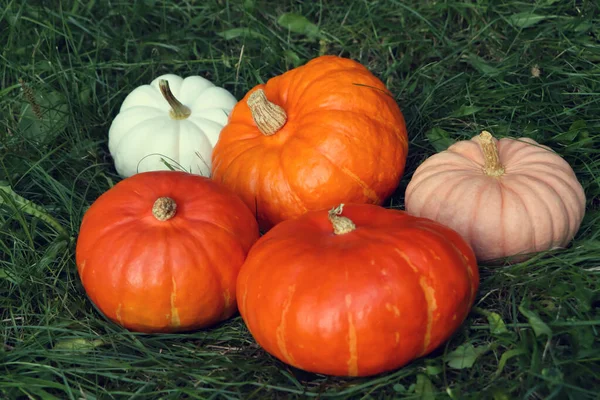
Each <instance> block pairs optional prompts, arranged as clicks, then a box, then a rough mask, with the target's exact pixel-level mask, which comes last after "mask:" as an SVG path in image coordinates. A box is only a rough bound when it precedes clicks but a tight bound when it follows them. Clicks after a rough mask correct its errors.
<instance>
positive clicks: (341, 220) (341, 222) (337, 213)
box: [329, 203, 356, 235]
mask: <svg viewBox="0 0 600 400" xmlns="http://www.w3.org/2000/svg"><path fill="white" fill-rule="evenodd" d="M343 209H344V204H343V203H342V204H340V205H339V206H337V207H335V208H332V209H331V210H329V221H330V222H331V225H333V233H334V234H336V235H343V234H345V233H349V232H352V231H353V230H355V229H356V225H354V222H352V220H351V219H350V218H346V217H342V216H341V215H342V210H343Z"/></svg>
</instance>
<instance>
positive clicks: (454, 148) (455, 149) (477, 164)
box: [428, 140, 485, 171]
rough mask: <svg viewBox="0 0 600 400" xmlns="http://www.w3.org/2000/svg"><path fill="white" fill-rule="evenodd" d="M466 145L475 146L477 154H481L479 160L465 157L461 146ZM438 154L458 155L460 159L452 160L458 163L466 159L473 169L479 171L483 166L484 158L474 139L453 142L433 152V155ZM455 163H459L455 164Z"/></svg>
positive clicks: (463, 166)
mask: <svg viewBox="0 0 600 400" xmlns="http://www.w3.org/2000/svg"><path fill="white" fill-rule="evenodd" d="M466 146H468V147H476V148H477V155H478V156H481V160H474V159H472V158H470V157H467V155H466V154H465V153H466V151H465V150H464V149H463V148H462V147H466ZM438 154H444V155H446V154H454V155H456V156H458V157H460V160H456V161H454V162H456V163H460V162H464V161H463V160H465V161H468V162H469V164H471V165H472V166H473V169H476V170H477V171H481V170H482V168H483V165H484V164H485V159H484V157H483V152H482V151H481V146H480V145H479V142H475V141H466V140H465V141H461V142H457V143H454V144H452V145H451V146H450V147H448V148H447V149H446V150H444V151H441V152H439V153H437V154H434V155H433V157H435V156H436V155H438ZM430 158H431V157H430ZM428 160H429V159H428ZM457 165H460V164H457ZM462 168H464V169H466V166H465V165H462Z"/></svg>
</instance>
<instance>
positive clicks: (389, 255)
mask: <svg viewBox="0 0 600 400" xmlns="http://www.w3.org/2000/svg"><path fill="white" fill-rule="evenodd" d="M327 214H328V213H327V211H313V212H308V213H306V214H304V215H303V216H301V217H299V218H297V219H292V220H288V221H284V222H282V223H280V224H278V225H277V226H275V227H274V228H273V229H271V230H270V231H269V232H268V233H267V234H265V235H264V236H263V237H261V238H260V239H259V241H258V242H257V243H256V244H255V246H254V247H253V248H252V249H251V250H250V253H249V254H248V257H247V259H246V262H245V263H244V265H243V266H242V269H241V271H240V274H239V277H238V287H237V298H238V306H239V310H240V313H241V315H242V318H243V319H244V321H245V323H246V325H247V326H248V328H249V330H250V332H251V333H252V335H253V337H254V338H255V340H256V341H257V342H258V344H259V345H260V346H262V347H263V348H264V349H265V350H266V351H267V352H269V353H270V354H272V355H273V356H275V357H277V358H278V359H280V360H282V361H283V362H286V363H288V364H290V365H293V366H295V367H297V368H300V369H303V370H306V371H310V372H315V373H323V374H329V375H338V376H368V375H374V374H378V373H381V372H385V371H389V370H393V369H396V368H399V367H401V366H403V365H405V364H407V363H408V362H410V361H411V360H413V359H415V358H417V357H420V356H423V355H425V354H428V353H429V352H431V351H432V350H434V349H435V348H436V347H438V346H439V345H440V344H441V343H443V342H444V341H446V340H447V339H448V338H449V336H450V335H451V334H452V333H453V332H454V331H455V330H456V329H457V328H458V327H459V325H460V324H461V323H462V322H463V320H464V319H465V317H466V316H467V314H468V312H469V310H470V307H471V306H472V304H473V301H474V299H475V294H476V292H477V289H478V286H479V272H478V269H477V264H476V262H475V255H474V254H473V251H472V250H471V249H470V247H469V246H468V245H467V244H466V243H465V241H464V240H463V239H462V238H461V237H460V235H458V234H457V233H456V232H454V231H452V230H450V229H449V228H447V227H444V226H442V225H440V224H438V223H436V222H434V221H431V220H427V219H424V218H416V217H413V216H410V215H409V214H407V213H405V212H403V211H397V210H390V209H385V208H383V207H379V206H375V205H367V204H348V205H346V206H345V207H344V209H343V214H342V215H343V216H345V217H348V218H350V219H351V220H352V221H353V222H354V223H355V224H356V227H357V228H356V229H355V230H354V231H352V232H349V233H346V234H343V235H335V234H334V233H333V230H332V225H331V223H330V222H329V220H328V215H327Z"/></svg>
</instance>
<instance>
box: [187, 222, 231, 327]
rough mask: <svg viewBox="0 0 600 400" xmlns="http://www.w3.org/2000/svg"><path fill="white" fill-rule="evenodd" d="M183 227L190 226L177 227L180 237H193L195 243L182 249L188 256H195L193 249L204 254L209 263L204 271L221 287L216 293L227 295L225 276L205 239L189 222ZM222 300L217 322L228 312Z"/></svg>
mask: <svg viewBox="0 0 600 400" xmlns="http://www.w3.org/2000/svg"><path fill="white" fill-rule="evenodd" d="M188 221H189V220H188ZM182 225H188V226H177V227H176V229H177V230H179V231H181V232H182V235H180V237H185V236H186V235H188V236H191V237H193V241H192V240H189V245H190V246H189V247H188V246H182V249H184V251H186V252H187V253H188V254H192V256H193V253H192V251H191V250H190V249H191V248H193V249H194V250H195V251H197V252H199V253H202V256H203V257H202V258H203V259H204V260H206V261H207V263H206V265H205V266H204V268H203V271H209V273H210V274H211V275H212V278H213V280H214V282H215V283H217V284H218V285H219V287H218V288H217V289H218V290H216V291H217V292H218V293H221V294H223V293H225V282H224V281H223V276H222V275H221V274H220V273H219V271H218V269H216V268H215V267H214V265H215V263H214V262H213V258H212V257H211V255H210V253H209V252H208V251H207V250H206V247H205V245H204V243H205V240H204V238H202V237H199V236H198V234H197V231H196V230H195V229H193V228H191V227H189V225H191V224H189V222H188V223H186V224H182ZM216 226H218V225H216ZM194 242H195V243H194ZM232 242H233V243H235V244H236V245H238V246H239V243H238V242H237V240H233V241H232ZM219 244H220V243H219ZM213 245H214V243H213ZM194 258H196V259H197V257H194ZM196 267H197V266H196ZM220 300H221V301H222V310H221V312H220V313H219V314H215V318H216V321H222V320H223V316H224V313H225V312H227V307H226V304H225V298H224V297H223V296H221V297H220ZM219 305H221V303H220V304H219ZM215 308H217V307H215Z"/></svg>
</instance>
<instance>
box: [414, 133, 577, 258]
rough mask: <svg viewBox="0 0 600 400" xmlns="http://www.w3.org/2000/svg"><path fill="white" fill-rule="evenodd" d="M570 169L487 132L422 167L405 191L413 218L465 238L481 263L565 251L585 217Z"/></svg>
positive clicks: (526, 142) (522, 142) (541, 151)
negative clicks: (443, 226)
mask: <svg viewBox="0 0 600 400" xmlns="http://www.w3.org/2000/svg"><path fill="white" fill-rule="evenodd" d="M585 201H586V199H585V193H584V191H583V188H582V186H581V184H580V183H579V181H578V180H577V177H576V176H575V173H574V172H573V169H572V168H571V166H570V165H569V164H568V163H567V162H566V161H565V160H564V159H563V158H562V157H561V156H559V155H558V154H557V153H555V152H554V151H552V149H550V148H549V147H547V146H543V145H540V144H539V143H537V142H536V141H534V140H532V139H529V138H522V139H513V138H503V139H500V140H496V139H494V138H493V137H492V135H491V134H490V133H489V132H486V131H484V132H482V133H481V134H480V135H479V136H478V137H474V138H473V139H471V140H465V141H460V142H457V143H455V144H453V145H452V146H450V147H449V148H448V149H447V150H445V151H442V152H441V153H438V154H436V155H434V156H432V157H430V158H428V159H427V160H426V161H425V162H423V163H422V164H421V165H420V166H419V167H418V168H417V170H416V171H415V173H414V175H413V177H412V179H411V181H410V183H409V185H408V187H407V188H406V196H405V205H406V211H408V212H409V213H410V214H413V215H415V216H419V217H425V218H430V219H433V220H435V221H438V222H441V223H443V224H445V225H447V226H449V227H450V228H452V229H454V230H456V231H457V232H459V233H460V234H461V235H462V236H463V237H464V238H465V239H466V240H467V242H468V243H469V244H470V245H471V247H472V248H473V250H474V251H475V254H476V256H477V259H478V260H479V261H489V260H492V259H499V258H504V257H508V256H517V255H518V257H516V258H515V259H516V260H519V261H523V260H525V259H527V258H530V257H531V256H532V255H533V254H534V253H537V252H541V251H545V250H550V249H555V248H563V247H565V246H566V245H567V244H568V243H569V242H570V241H571V240H572V239H573V237H574V236H575V234H576V233H577V231H578V230H579V226H580V225H581V221H582V219H583V216H584V213H585Z"/></svg>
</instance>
